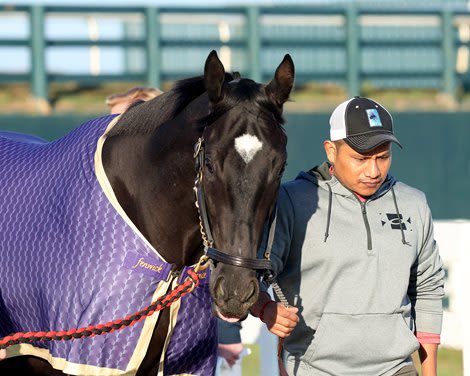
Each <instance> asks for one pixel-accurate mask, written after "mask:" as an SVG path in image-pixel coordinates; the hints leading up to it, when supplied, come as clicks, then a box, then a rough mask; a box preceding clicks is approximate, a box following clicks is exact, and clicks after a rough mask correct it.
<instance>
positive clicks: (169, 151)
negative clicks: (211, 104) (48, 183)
mask: <svg viewBox="0 0 470 376" xmlns="http://www.w3.org/2000/svg"><path fill="white" fill-rule="evenodd" d="M124 126H125V125H124ZM189 128H190V127H189V126H188V125H184V124H182V123H179V122H177V121H170V122H168V123H166V124H163V125H161V126H160V127H158V128H157V129H156V130H155V131H154V132H152V133H150V134H146V135H145V134H137V135H135V134H134V135H125V134H123V135H119V136H115V137H113V138H111V139H109V140H108V141H106V143H105V148H104V150H103V163H104V167H105V171H106V174H107V175H108V178H109V180H110V183H111V186H112V187H113V190H114V192H115V194H116V197H117V199H118V201H119V203H120V205H121V206H122V207H123V209H124V211H125V212H126V214H127V215H128V216H129V218H130V219H131V220H132V221H133V222H134V224H135V225H136V227H137V228H138V229H139V231H140V232H141V233H142V234H143V235H144V236H145V237H146V239H147V240H148V241H149V242H150V244H152V246H153V247H154V248H155V249H156V250H157V251H158V252H159V254H160V255H161V256H162V257H163V258H164V259H165V260H166V261H167V262H170V263H174V264H176V265H177V266H182V265H190V264H193V263H194V262H195V261H196V260H197V258H198V257H199V256H200V254H201V252H202V248H201V236H200V233H199V219H198V214H197V209H196V208H195V204H194V194H193V186H194V180H195V176H196V173H195V167H194V166H195V162H194V159H193V146H194V143H195V141H196V140H197V137H198V134H197V132H196V130H195V129H189ZM123 155H124V156H126V157H125V158H123V157H122V156H123Z"/></svg>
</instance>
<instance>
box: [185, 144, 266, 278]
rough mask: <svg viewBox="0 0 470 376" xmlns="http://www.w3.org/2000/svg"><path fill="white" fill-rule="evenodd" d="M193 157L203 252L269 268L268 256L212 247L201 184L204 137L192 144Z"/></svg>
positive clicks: (224, 260)
mask: <svg viewBox="0 0 470 376" xmlns="http://www.w3.org/2000/svg"><path fill="white" fill-rule="evenodd" d="M194 159H195V163H196V171H197V177H196V181H195V183H194V193H195V195H196V207H197V209H198V212H199V230H200V232H201V236H202V241H203V244H204V253H205V255H206V256H207V257H209V258H210V259H211V260H213V261H217V262H221V263H224V264H229V265H233V266H239V267H242V268H246V269H254V270H260V271H267V270H271V260H270V259H269V256H268V257H267V258H264V259H257V258H249V257H242V256H233V255H230V254H228V253H225V252H222V251H219V250H218V249H217V248H214V247H213V244H214V238H213V237H212V232H211V226H210V221H209V216H208V214H207V206H206V199H205V195H204V187H203V186H202V178H203V168H204V160H205V149H204V138H203V137H200V138H199V139H198V141H197V142H196V145H195V146H194Z"/></svg>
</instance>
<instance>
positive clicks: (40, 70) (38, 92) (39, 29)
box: [29, 5, 49, 102]
mask: <svg viewBox="0 0 470 376" xmlns="http://www.w3.org/2000/svg"><path fill="white" fill-rule="evenodd" d="M44 19H45V18H44V7H43V6H41V5H33V6H32V7H31V9H30V19H29V22H30V33H31V34H30V44H31V89H32V90H31V91H32V94H33V97H35V98H37V99H39V100H43V101H45V102H47V101H48V99H49V96H48V87H47V72H46V57H45V56H46V55H45V45H46V43H45V35H44V34H45V33H44Z"/></svg>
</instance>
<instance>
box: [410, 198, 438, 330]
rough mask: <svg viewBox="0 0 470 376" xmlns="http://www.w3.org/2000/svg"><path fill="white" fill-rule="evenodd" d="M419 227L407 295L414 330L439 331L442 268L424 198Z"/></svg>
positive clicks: (429, 214)
mask: <svg viewBox="0 0 470 376" xmlns="http://www.w3.org/2000/svg"><path fill="white" fill-rule="evenodd" d="M422 231H423V237H422V244H421V248H420V249H419V251H418V257H417V259H416V261H415V264H414V265H413V267H412V268H411V273H410V283H409V286H408V295H409V297H410V299H411V304H412V306H413V314H414V318H415V323H416V331H417V332H424V333H434V334H440V333H441V328H442V298H443V297H444V270H443V268H442V261H441V258H440V256H439V247H438V246H437V243H436V240H435V239H434V231H433V223H432V216H431V211H430V209H429V206H428V204H427V202H426V201H425V200H424V215H423V224H422Z"/></svg>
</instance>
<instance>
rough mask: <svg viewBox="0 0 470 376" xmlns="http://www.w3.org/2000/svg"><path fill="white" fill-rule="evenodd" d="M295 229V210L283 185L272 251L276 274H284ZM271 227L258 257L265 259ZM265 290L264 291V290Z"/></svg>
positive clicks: (265, 233) (265, 235) (280, 190)
mask: <svg viewBox="0 0 470 376" xmlns="http://www.w3.org/2000/svg"><path fill="white" fill-rule="evenodd" d="M293 227H294V208H293V205H292V202H291V199H290V197H289V194H288V193H287V190H286V188H285V187H284V186H282V185H281V188H280V189H279V195H278V198H277V218H276V229H275V233H274V241H273V245H272V250H271V265H272V268H273V272H274V274H275V275H276V276H277V275H279V274H280V273H282V271H283V269H284V265H285V263H286V261H287V258H288V257H289V251H290V246H291V241H292V234H293ZM268 232H269V226H268V225H266V226H265V231H264V235H263V238H262V239H263V240H262V243H261V246H260V249H259V251H258V257H263V255H264V252H265V250H266V247H267V238H268ZM263 290H264V289H263Z"/></svg>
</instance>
